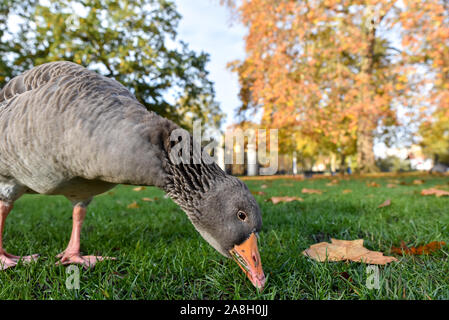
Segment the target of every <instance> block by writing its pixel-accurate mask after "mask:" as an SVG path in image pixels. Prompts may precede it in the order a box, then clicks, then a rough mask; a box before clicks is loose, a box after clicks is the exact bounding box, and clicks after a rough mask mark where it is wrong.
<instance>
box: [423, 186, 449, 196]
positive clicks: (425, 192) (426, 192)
mask: <svg viewBox="0 0 449 320" xmlns="http://www.w3.org/2000/svg"><path fill="white" fill-rule="evenodd" d="M421 195H423V196H430V195H436V196H437V197H438V198H439V197H442V196H449V192H448V191H445V190H440V189H436V188H430V189H423V190H421Z"/></svg>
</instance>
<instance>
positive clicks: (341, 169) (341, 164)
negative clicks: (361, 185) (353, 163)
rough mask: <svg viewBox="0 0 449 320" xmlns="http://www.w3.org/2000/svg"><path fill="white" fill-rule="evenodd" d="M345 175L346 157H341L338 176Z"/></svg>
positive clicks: (343, 155)
mask: <svg viewBox="0 0 449 320" xmlns="http://www.w3.org/2000/svg"><path fill="white" fill-rule="evenodd" d="M345 173H346V155H345V154H342V155H341V161H340V174H341V175H344V174H345Z"/></svg>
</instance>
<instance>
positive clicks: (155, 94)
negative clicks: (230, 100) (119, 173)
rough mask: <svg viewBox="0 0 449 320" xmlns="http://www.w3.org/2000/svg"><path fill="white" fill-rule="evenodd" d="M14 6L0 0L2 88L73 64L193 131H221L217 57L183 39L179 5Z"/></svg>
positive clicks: (105, 1) (65, 2) (102, 0)
mask: <svg viewBox="0 0 449 320" xmlns="http://www.w3.org/2000/svg"><path fill="white" fill-rule="evenodd" d="M10 3H12V2H11V1H9V0H0V10H1V12H2V13H3V15H1V16H0V40H1V41H0V56H1V57H2V58H1V59H0V71H1V72H2V74H1V75H0V76H1V77H2V78H0V85H2V84H4V83H5V81H7V80H9V79H10V78H11V77H13V76H15V75H17V74H18V73H20V72H23V71H24V70H27V69H29V68H30V67H32V66H34V65H38V64H42V63H45V62H49V61H56V60H68V61H73V62H76V63H79V64H82V65H84V66H86V67H88V68H89V69H92V70H95V71H97V72H99V73H101V74H103V75H105V76H107V77H111V78H114V79H116V80H118V81H120V82H121V83H122V84H123V85H125V86H126V87H127V88H129V89H130V90H131V92H132V93H133V94H134V95H135V96H136V97H137V99H138V100H139V101H140V102H141V103H142V104H143V105H144V106H146V107H147V108H148V109H149V110H153V111H156V112H157V113H158V114H160V115H161V116H164V117H167V118H170V119H172V120H174V121H175V122H177V123H179V124H181V125H182V126H184V127H186V128H189V126H190V123H191V120H197V119H201V120H202V121H203V124H205V125H206V126H209V127H218V126H219V124H220V121H221V119H222V113H221V111H220V108H219V106H218V104H217V103H216V102H215V100H214V89H213V83H212V82H211V81H210V80H209V78H208V72H207V70H206V65H207V63H208V61H209V56H208V54H206V53H196V52H194V51H192V50H190V49H189V47H188V46H187V44H185V43H184V42H182V41H178V40H177V38H176V36H177V33H176V29H177V26H178V22H179V20H180V18H181V17H180V15H179V13H178V12H177V11H176V7H175V4H174V2H173V1H169V0H136V1H127V0H85V1H72V0H51V1H45V2H44V1H37V2H34V1H27V0H25V1H20V2H19V1H17V3H18V4H20V5H17V6H15V7H11V6H10ZM23 7H26V8H27V11H26V12H25V13H24V12H23V11H24V10H23V9H22V8H23ZM17 13H19V14H20V13H22V14H21V17H20V19H18V20H17V21H15V22H16V24H17V25H18V30H16V31H14V30H12V29H11V28H10V29H8V24H6V21H7V19H8V16H9V18H10V19H11V16H12V15H13V14H17ZM10 41H12V42H10Z"/></svg>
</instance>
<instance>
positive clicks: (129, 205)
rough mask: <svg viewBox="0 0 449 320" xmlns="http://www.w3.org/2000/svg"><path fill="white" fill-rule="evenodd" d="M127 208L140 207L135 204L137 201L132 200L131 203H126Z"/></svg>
mask: <svg viewBox="0 0 449 320" xmlns="http://www.w3.org/2000/svg"><path fill="white" fill-rule="evenodd" d="M127 208H128V209H138V208H140V206H139V205H138V204H137V202H135V201H134V202H133V203H130V204H128V206H127Z"/></svg>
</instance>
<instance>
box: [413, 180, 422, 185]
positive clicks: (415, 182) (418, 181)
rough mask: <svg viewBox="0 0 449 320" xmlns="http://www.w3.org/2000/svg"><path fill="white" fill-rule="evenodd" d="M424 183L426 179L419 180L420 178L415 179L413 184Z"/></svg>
mask: <svg viewBox="0 0 449 320" xmlns="http://www.w3.org/2000/svg"><path fill="white" fill-rule="evenodd" d="M423 183H424V180H419V179H416V180H413V184H423Z"/></svg>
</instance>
